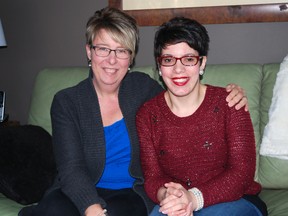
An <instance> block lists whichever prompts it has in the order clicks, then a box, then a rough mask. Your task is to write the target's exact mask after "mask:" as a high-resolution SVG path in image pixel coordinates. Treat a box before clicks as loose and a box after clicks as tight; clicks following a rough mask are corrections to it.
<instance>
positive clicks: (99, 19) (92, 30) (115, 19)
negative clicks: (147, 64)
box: [86, 7, 139, 63]
mask: <svg viewBox="0 0 288 216" xmlns="http://www.w3.org/2000/svg"><path fill="white" fill-rule="evenodd" d="M102 29H104V30H105V31H106V32H107V33H108V34H109V35H110V37H111V38H112V39H113V40H115V41H116V42H117V43H120V44H121V45H123V46H124V48H126V49H129V50H130V51H131V59H130V60H131V63H132V62H134V59H135V56H136V53H137V51H138V45H139V30H138V26H137V23H136V21H135V19H133V18H132V17H131V16H129V15H127V14H125V13H124V12H123V11H121V10H118V9H116V8H110V7H106V8H103V9H102V10H98V11H96V12H95V13H94V15H93V16H92V17H91V18H90V19H89V20H88V22H87V25H86V44H87V45H89V46H90V47H92V46H93V44H92V43H93V41H94V39H95V37H96V36H98V34H100V30H102Z"/></svg>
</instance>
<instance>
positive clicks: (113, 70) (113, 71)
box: [104, 68, 117, 74]
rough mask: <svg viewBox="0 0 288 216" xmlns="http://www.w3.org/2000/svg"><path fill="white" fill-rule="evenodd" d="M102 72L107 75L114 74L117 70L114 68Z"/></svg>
mask: <svg viewBox="0 0 288 216" xmlns="http://www.w3.org/2000/svg"><path fill="white" fill-rule="evenodd" d="M104 71H105V72H106V73H108V74H113V73H116V71H117V69H115V68H104Z"/></svg>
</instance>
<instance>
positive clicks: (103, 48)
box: [97, 47, 110, 52]
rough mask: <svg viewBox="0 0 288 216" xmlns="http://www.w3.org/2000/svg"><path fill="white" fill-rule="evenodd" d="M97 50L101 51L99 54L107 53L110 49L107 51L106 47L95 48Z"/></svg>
mask: <svg viewBox="0 0 288 216" xmlns="http://www.w3.org/2000/svg"><path fill="white" fill-rule="evenodd" d="M97 50H98V51H101V52H109V51H110V49H108V48H107V47H97Z"/></svg>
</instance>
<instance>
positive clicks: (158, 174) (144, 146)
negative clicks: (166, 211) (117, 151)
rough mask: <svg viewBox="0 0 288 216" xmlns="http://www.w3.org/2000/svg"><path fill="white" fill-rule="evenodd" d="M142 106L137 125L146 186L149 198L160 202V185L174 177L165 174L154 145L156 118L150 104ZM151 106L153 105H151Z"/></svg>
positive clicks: (137, 117)
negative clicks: (150, 110)
mask: <svg viewBox="0 0 288 216" xmlns="http://www.w3.org/2000/svg"><path fill="white" fill-rule="evenodd" d="M145 105H147V104H144V106H142V107H141V108H140V109H139V111H138V113H137V116H136V126H137V132H138V136H139V142H140V158H141V165H142V170H143V174H144V179H145V182H144V188H145V191H146V193H147V195H148V196H149V198H150V199H151V200H152V201H153V202H155V203H159V201H158V199H157V192H158V189H159V188H160V187H162V186H163V185H164V184H165V183H168V182H171V181H172V178H170V177H169V176H167V175H165V173H164V172H163V169H162V168H161V166H160V164H159V162H158V154H161V152H160V153H158V152H157V151H156V149H157V148H155V146H154V141H153V135H152V133H153V130H154V128H153V124H154V123H155V122H154V121H156V119H155V118H154V117H153V114H151V113H150V112H149V109H146V108H147V107H149V105H147V106H145ZM150 108H151V107H150Z"/></svg>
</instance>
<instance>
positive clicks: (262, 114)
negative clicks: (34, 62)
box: [0, 63, 288, 216]
mask: <svg viewBox="0 0 288 216" xmlns="http://www.w3.org/2000/svg"><path fill="white" fill-rule="evenodd" d="M279 66H280V64H279V63H278V64H265V65H259V64H227V65H208V66H207V68H206V71H205V74H204V77H203V80H202V82H204V83H210V84H213V85H219V86H225V85H226V84H228V83H237V84H239V85H240V86H241V87H243V88H244V89H245V91H246V93H247V96H248V98H249V109H250V113H251V117H252V121H253V125H254V130H255V137H256V144H257V152H258V154H257V171H256V174H255V179H256V180H257V181H258V182H260V183H261V184H262V186H263V191H262V192H261V194H260V196H261V197H262V199H263V200H264V201H265V202H266V204H267V206H268V212H269V215H270V216H284V215H286V216H287V215H288V161H287V160H286V161H285V160H280V159H276V158H272V157H266V156H262V155H259V147H260V144H261V138H262V135H263V130H264V127H265V125H266V124H267V122H268V111H269V106H270V103H271V99H272V95H273V86H274V83H275V80H276V76H277V72H278V70H279ZM133 70H138V71H143V72H145V73H147V74H149V75H150V76H151V77H152V78H154V79H156V80H158V81H159V78H158V73H157V72H155V69H153V67H152V66H151V67H150V66H147V67H140V68H134V69H133ZM87 75H88V68H84V67H65V68H48V69H44V70H42V71H41V72H40V73H39V74H38V76H37V78H36V82H35V88H34V92H33V95H32V102H31V107H30V112H29V119H28V124H32V125H39V126H41V127H43V128H44V129H46V130H47V131H48V132H49V133H51V122H50V105H51V101H52V98H53V95H54V94H55V93H56V92H57V91H59V90H60V89H63V88H66V87H69V86H72V85H75V84H76V83H78V82H79V81H81V80H83V79H85V78H86V77H87ZM21 207H22V205H20V204H17V203H15V202H14V201H12V200H9V199H7V198H5V197H4V196H3V195H2V194H0V215H1V216H15V215H17V212H18V211H19V209H20V208H21Z"/></svg>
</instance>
